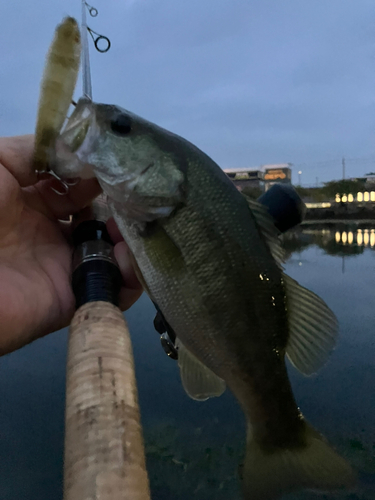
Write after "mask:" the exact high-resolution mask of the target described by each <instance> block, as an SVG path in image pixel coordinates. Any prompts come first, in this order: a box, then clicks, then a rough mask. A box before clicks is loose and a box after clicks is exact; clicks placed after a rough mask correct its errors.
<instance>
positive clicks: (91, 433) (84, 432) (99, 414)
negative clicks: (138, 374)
mask: <svg viewBox="0 0 375 500" xmlns="http://www.w3.org/2000/svg"><path fill="white" fill-rule="evenodd" d="M65 424H66V431H65V463H64V500H125V499H126V500H150V491H149V483H148V476H147V471H146V464H145V455H144V446H143V437H142V428H141V423H140V413H139V407H138V394H137V386H136V380H135V374H134V360H133V352H132V345H131V341H130V336H129V331H128V328H127V325H126V323H125V320H124V317H123V315H122V313H121V311H120V310H119V309H118V308H117V307H115V306H114V305H112V304H111V303H109V302H89V303H87V304H84V305H82V306H81V307H80V308H79V309H78V310H77V312H76V314H75V316H74V318H73V321H72V323H71V327H70V333H69V347H68V362H67V390H66V415H65Z"/></svg>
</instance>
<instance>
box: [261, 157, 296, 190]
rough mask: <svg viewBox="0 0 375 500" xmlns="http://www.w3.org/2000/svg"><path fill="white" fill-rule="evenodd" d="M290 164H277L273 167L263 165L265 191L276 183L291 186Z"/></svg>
mask: <svg viewBox="0 0 375 500" xmlns="http://www.w3.org/2000/svg"><path fill="white" fill-rule="evenodd" d="M291 165H292V164H291V163H278V164H273V165H263V169H264V181H265V191H267V189H269V188H270V187H271V186H273V185H274V184H276V183H283V184H291V183H292V169H291V168H290V167H291Z"/></svg>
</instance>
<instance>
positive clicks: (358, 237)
mask: <svg viewBox="0 0 375 500" xmlns="http://www.w3.org/2000/svg"><path fill="white" fill-rule="evenodd" d="M362 243H363V238H362V231H358V233H357V245H359V246H361V245H362Z"/></svg>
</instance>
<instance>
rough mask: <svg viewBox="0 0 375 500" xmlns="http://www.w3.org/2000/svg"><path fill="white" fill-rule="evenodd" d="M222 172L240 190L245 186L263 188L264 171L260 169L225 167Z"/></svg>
mask: <svg viewBox="0 0 375 500" xmlns="http://www.w3.org/2000/svg"><path fill="white" fill-rule="evenodd" d="M224 172H225V173H226V174H227V176H228V177H229V178H230V179H231V180H232V181H233V183H234V185H235V186H236V187H237V189H239V190H240V191H242V189H243V188H245V187H251V188H258V189H261V190H262V191H263V190H264V172H262V171H261V170H254V169H252V168H226V169H224Z"/></svg>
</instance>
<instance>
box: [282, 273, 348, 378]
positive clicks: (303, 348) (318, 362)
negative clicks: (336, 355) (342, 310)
mask: <svg viewBox="0 0 375 500" xmlns="http://www.w3.org/2000/svg"><path fill="white" fill-rule="evenodd" d="M283 279H284V283H285V289H286V307H287V315H288V323H289V340H288V344H287V347H286V354H287V356H288V358H289V361H290V362H291V363H292V365H293V366H294V367H295V368H297V370H299V371H300V372H301V373H303V374H304V375H311V374H313V373H315V372H317V371H318V370H319V369H320V368H321V367H322V366H323V365H324V364H325V363H326V361H327V360H328V357H329V354H330V353H331V351H332V350H333V348H334V347H335V344H336V339H337V335H338V322H337V319H336V316H335V315H334V314H333V312H332V311H331V309H330V308H329V307H328V306H327V304H326V303H325V302H324V300H322V299H321V298H320V297H318V296H317V295H315V293H313V292H311V291H310V290H307V289H306V288H304V287H302V286H301V285H299V284H298V283H297V281H295V280H294V279H292V278H290V277H289V276H287V275H286V274H283Z"/></svg>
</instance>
